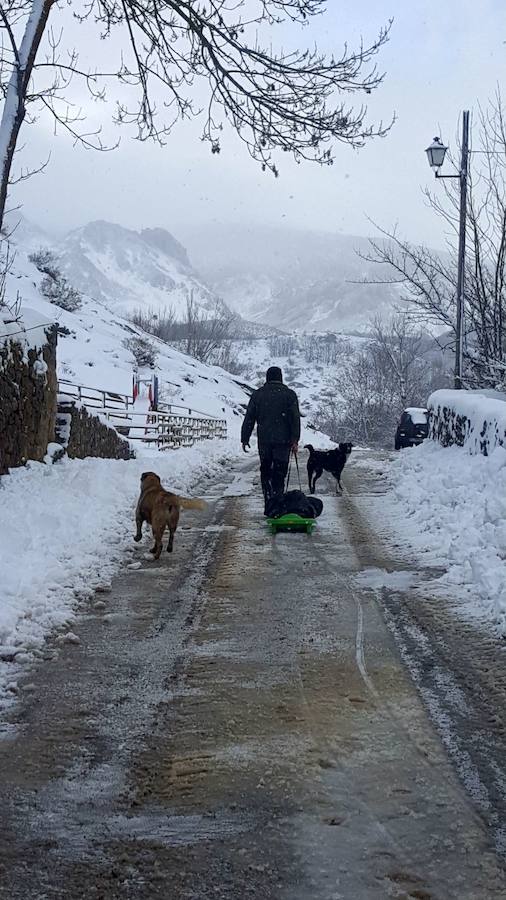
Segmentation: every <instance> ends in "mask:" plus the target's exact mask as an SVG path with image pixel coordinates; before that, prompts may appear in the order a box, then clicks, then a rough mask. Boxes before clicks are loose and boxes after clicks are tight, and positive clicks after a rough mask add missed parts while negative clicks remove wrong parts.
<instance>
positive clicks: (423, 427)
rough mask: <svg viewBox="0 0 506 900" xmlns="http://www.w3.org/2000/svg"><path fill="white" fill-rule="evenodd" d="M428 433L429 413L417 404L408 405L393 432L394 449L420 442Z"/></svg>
mask: <svg viewBox="0 0 506 900" xmlns="http://www.w3.org/2000/svg"><path fill="white" fill-rule="evenodd" d="M428 434H429V413H428V412H427V410H426V409H422V408H421V407H418V406H408V408H407V409H405V410H404V412H403V414H402V416H401V421H400V422H399V424H398V426H397V431H396V432H395V449H396V450H401V449H402V448H403V447H413V446H414V445H415V444H421V443H422V441H424V440H425V438H426V437H427V435H428Z"/></svg>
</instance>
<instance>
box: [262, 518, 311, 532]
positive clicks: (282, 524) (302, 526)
mask: <svg viewBox="0 0 506 900" xmlns="http://www.w3.org/2000/svg"><path fill="white" fill-rule="evenodd" d="M267 525H268V526H269V530H270V532H271V534H276V533H277V532H278V531H305V532H306V534H312V533H313V531H314V529H315V528H316V522H315V520H314V519H305V518H304V517H303V516H298V515H297V514H296V513H287V514H286V515H285V516H279V518H277V519H267Z"/></svg>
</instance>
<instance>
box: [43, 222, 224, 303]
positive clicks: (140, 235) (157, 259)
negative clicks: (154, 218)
mask: <svg viewBox="0 0 506 900" xmlns="http://www.w3.org/2000/svg"><path fill="white" fill-rule="evenodd" d="M54 249H55V252H56V253H57V255H58V257H59V259H60V261H61V266H62V269H63V270H64V271H65V273H66V274H67V276H68V278H69V280H70V281H71V282H72V284H74V285H75V286H76V287H77V288H79V290H81V291H83V292H84V293H86V294H87V295H88V296H89V297H93V298H94V299H95V300H99V301H100V302H102V303H105V304H107V306H109V307H110V308H111V309H114V310H116V311H117V312H118V313H120V314H122V315H125V314H130V315H131V314H132V313H133V312H135V311H136V310H139V309H142V310H143V311H144V312H147V311H148V310H149V311H156V312H158V311H160V310H164V309H172V310H174V312H175V314H176V317H177V318H179V319H182V318H183V316H184V313H185V310H186V302H187V299H188V298H189V297H190V295H191V294H193V297H194V300H195V302H196V303H197V304H198V305H199V306H202V307H204V308H205V309H207V310H209V311H212V310H213V309H214V308H215V306H216V303H217V302H218V300H217V297H216V296H215V295H214V294H213V292H212V291H211V290H209V288H207V287H206V286H205V284H203V283H202V281H201V280H200V279H199V277H198V275H197V274H196V273H195V272H194V271H193V269H192V267H191V264H190V261H189V259H188V255H187V253H186V250H185V249H184V247H183V246H181V244H180V243H179V242H178V241H177V240H176V239H175V238H174V237H173V236H172V235H171V234H170V233H169V232H168V231H165V230H164V229H163V228H148V229H144V230H143V231H140V232H137V231H132V230H130V229H128V228H123V227H122V226H121V225H114V224H112V223H111V222H90V223H89V224H88V225H84V226H83V227H82V228H78V229H76V230H75V231H72V232H70V234H68V235H67V236H66V237H65V238H64V240H63V241H61V242H60V243H58V244H57V245H56V246H55V248H54Z"/></svg>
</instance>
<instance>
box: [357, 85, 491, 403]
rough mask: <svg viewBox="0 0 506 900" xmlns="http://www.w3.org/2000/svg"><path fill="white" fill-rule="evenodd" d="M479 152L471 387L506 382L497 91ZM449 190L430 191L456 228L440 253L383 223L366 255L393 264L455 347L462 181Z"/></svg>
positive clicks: (469, 315)
mask: <svg viewBox="0 0 506 900" xmlns="http://www.w3.org/2000/svg"><path fill="white" fill-rule="evenodd" d="M477 131H478V132H479V136H478V148H477V149H478V151H479V152H478V153H476V155H474V154H471V159H472V160H473V164H472V167H471V171H470V178H469V191H468V210H467V247H468V249H467V254H466V290H465V347H464V381H465V383H466V384H467V385H468V386H476V387H480V386H491V387H496V386H497V387H504V386H505V384H506V356H505V353H506V332H505V326H506V317H505V303H506V289H505V274H506V268H505V267H506V114H505V110H504V107H503V105H502V101H501V96H500V94H499V93H497V94H496V96H495V97H494V99H493V100H491V101H490V103H489V105H488V107H487V108H486V109H481V110H480V113H479V127H478V129H477ZM441 184H442V185H443V187H442V188H441V191H442V192H443V193H442V195H439V194H438V195H436V194H433V193H432V192H431V191H428V190H427V191H425V196H426V198H427V201H428V203H429V204H430V206H431V207H432V209H433V210H434V212H435V213H436V214H437V215H438V216H439V217H441V218H443V219H444V221H445V222H446V224H447V226H448V229H449V238H448V246H447V252H446V253H437V252H436V251H434V250H431V249H430V248H428V247H425V246H417V245H415V244H412V243H411V242H409V241H407V240H404V239H403V238H401V237H400V236H399V235H398V233H397V231H396V230H395V229H394V230H391V231H388V230H386V229H382V228H378V230H379V232H380V234H381V238H379V239H373V240H371V241H370V251H369V252H368V253H366V254H360V255H362V256H363V257H364V258H365V259H367V260H368V261H372V262H376V263H379V264H380V265H382V266H384V267H385V269H386V270H387V274H386V276H385V277H384V278H383V279H381V280H382V282H383V283H388V284H392V283H395V284H398V285H400V286H401V288H402V289H403V290H402V293H401V298H402V299H403V300H406V301H408V302H409V303H410V304H411V308H412V309H414V311H415V314H416V313H417V314H418V316H419V317H420V318H421V319H422V320H424V321H425V322H432V323H434V324H436V325H438V326H439V327H440V329H441V330H442V331H443V330H444V331H445V332H446V333H447V335H448V337H447V338H446V337H445V339H444V341H445V344H447V345H451V346H452V347H453V348H454V347H455V320H456V291H457V239H458V219H459V216H458V213H459V202H460V201H459V194H458V191H459V186H458V183H457V182H454V181H453V180H451V181H449V182H448V181H445V182H439V184H438V187H439V185H441Z"/></svg>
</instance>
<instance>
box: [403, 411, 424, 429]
mask: <svg viewBox="0 0 506 900" xmlns="http://www.w3.org/2000/svg"><path fill="white" fill-rule="evenodd" d="M404 412H407V413H408V415H410V416H411V421H412V422H413V423H414V424H415V425H426V423H427V410H426V409H424V407H423V406H407V407H406V409H405V410H404Z"/></svg>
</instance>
